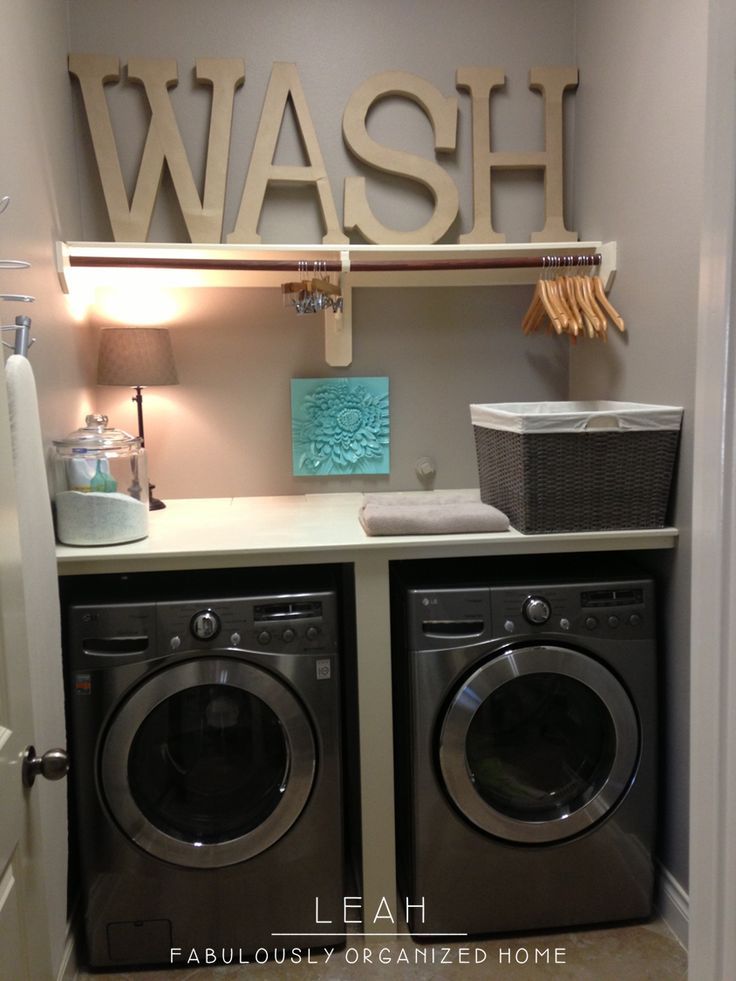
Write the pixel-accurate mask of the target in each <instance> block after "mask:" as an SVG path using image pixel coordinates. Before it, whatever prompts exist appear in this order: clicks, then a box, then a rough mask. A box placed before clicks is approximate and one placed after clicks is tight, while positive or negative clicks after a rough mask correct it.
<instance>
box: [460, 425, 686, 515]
mask: <svg viewBox="0 0 736 981" xmlns="http://www.w3.org/2000/svg"><path fill="white" fill-rule="evenodd" d="M473 432H474V434H475V448H476V453H477V456H478V470H479V475H480V491H481V500H482V501H483V502H484V503H485V504H492V505H493V506H494V507H497V508H498V509H499V510H500V511H503V512H504V513H505V514H506V515H508V518H509V520H510V522H511V524H512V525H513V526H514V527H515V528H516V529H517V530H518V531H521V532H523V533H524V534H545V533H553V532H565V531H613V530H616V529H625V528H661V527H663V526H664V524H665V518H666V515H667V505H668V501H669V495H670V486H671V483H672V474H673V470H674V464H675V456H676V454H677V444H678V440H679V436H680V433H679V431H678V430H639V431H620V430H616V431H597V432H569V433H567V432H565V433H554V432H552V433H515V432H509V431H506V430H501V429H491V428H486V427H482V426H473Z"/></svg>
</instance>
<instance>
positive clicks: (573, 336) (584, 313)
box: [521, 259, 626, 342]
mask: <svg viewBox="0 0 736 981" xmlns="http://www.w3.org/2000/svg"><path fill="white" fill-rule="evenodd" d="M547 261H549V262H550V263H551V264H552V265H555V266H557V267H559V266H560V265H562V264H565V265H568V264H569V263H568V262H566V261H565V260H564V259H561V260H560V259H549V260H545V261H543V268H544V269H547V268H548V266H547ZM609 321H610V322H611V323H613V324H614V325H615V326H616V327H617V328H618V329H619V330H620V331H622V332H623V331H625V329H626V328H625V325H624V321H623V318H622V317H621V315H620V314H619V312H618V311H617V310H616V308H615V307H614V306H613V304H612V303H611V302H610V301H609V299H608V297H607V296H606V293H605V290H604V289H603V283H602V282H601V280H600V277H598V276H585V275H582V274H579V273H576V274H575V275H570V274H564V275H559V276H556V277H555V278H554V279H547V278H545V276H544V274H543V275H542V276H541V277H540V278H539V279H538V280H537V282H536V284H535V287H534V294H533V296H532V300H531V303H530V304H529V308H528V309H527V312H526V313H525V315H524V317H523V319H522V322H521V327H522V330H523V332H524V333H525V334H531V333H533V332H535V331H537V330H540V329H542V328H543V327H544V326H545V324H546V328H547V330H548V331H551V330H554V332H555V333H556V334H563V333H565V334H568V335H569V337H570V340H571V341H572V342H575V341H576V340H577V338H578V337H579V336H583V337H588V338H590V339H595V338H598V339H600V340H602V341H604V342H605V341H606V340H607V339H608V333H607V332H608V322H609Z"/></svg>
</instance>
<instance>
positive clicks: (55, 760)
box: [23, 746, 69, 787]
mask: <svg viewBox="0 0 736 981" xmlns="http://www.w3.org/2000/svg"><path fill="white" fill-rule="evenodd" d="M68 772H69V756H68V755H67V752H66V750H65V749H49V750H47V751H46V752H45V753H44V754H43V756H36V747H35V746H29V747H28V749H27V750H26V751H25V755H24V756H23V786H24V787H32V786H33V783H34V781H35V779H36V777H45V778H46V779H47V780H61V778H62V777H65V776H66V775H67V773H68Z"/></svg>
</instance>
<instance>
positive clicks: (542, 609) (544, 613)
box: [521, 596, 552, 625]
mask: <svg viewBox="0 0 736 981" xmlns="http://www.w3.org/2000/svg"><path fill="white" fill-rule="evenodd" d="M521 612H522V613H523V614H524V619H525V620H526V621H527V622H528V623H533V624H536V625H540V624H543V623H546V622H547V621H548V620H549V618H550V614H551V612H552V611H551V609H550V605H549V603H548V602H547V600H546V599H544V598H543V597H542V596H529V597H528V598H527V599H526V600H524V605H523V606H522V608H521Z"/></svg>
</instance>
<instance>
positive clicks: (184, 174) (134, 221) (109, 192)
mask: <svg viewBox="0 0 736 981" xmlns="http://www.w3.org/2000/svg"><path fill="white" fill-rule="evenodd" d="M69 71H70V72H71V74H73V75H76V77H77V78H78V80H79V84H80V87H81V90H82V98H83V100H84V107H85V110H86V112H87V121H88V123H89V128H90V134H91V136H92V145H93V147H94V151H95V157H96V159H97V167H98V170H99V172H100V180H101V182H102V190H103V193H104V195H105V203H106V205H107V212H108V216H109V218H110V224H111V226H112V233H113V238H114V239H115V241H117V242H144V241H145V240H146V239H147V237H148V229H149V227H150V224H151V217H152V215H153V207H154V204H155V201H156V195H157V193H158V189H159V185H160V183H161V177H162V175H163V167H164V163H167V164H168V168H169V172H170V174H171V179H172V182H173V184H174V190H175V192H176V195H177V198H178V201H179V205H180V207H181V210H182V215H183V217H184V222H185V224H186V226H187V231H188V233H189V237H190V239H191V240H192V241H193V242H219V241H220V239H221V235H222V217H223V211H224V206H225V180H226V176H227V160H228V150H229V142H230V125H231V122H232V111H233V98H234V93H235V90H236V89H237V88H238V87H239V86H240V85H242V84H243V80H244V78H245V68H244V65H243V62H242V61H241V60H240V59H237V58H213V59H205V60H197V62H196V76H197V81H198V82H200V83H202V84H205V83H209V84H211V85H212V90H213V91H212V111H211V114H210V133H209V143H208V146H207V169H206V173H205V179H204V200H203V202H202V201H200V199H199V194H198V192H197V189H196V187H195V184H194V179H193V177H192V171H191V168H190V166H189V162H188V160H187V155H186V151H185V149H184V144H183V143H182V139H181V134H180V133H179V127H178V126H177V122H176V117H175V116H174V111H173V109H172V106H171V100H170V99H169V95H168V89H169V88H170V87H171V86H173V85H176V83H177V81H178V73H177V68H176V62H175V61H173V60H171V59H168V58H163V59H153V58H134V59H131V61H130V62H129V64H128V78H129V80H130V81H134V82H140V83H141V84H142V85H143V87H144V89H145V92H146V97H147V98H148V102H149V104H150V107H151V121H150V124H149V127H148V134H147V136H146V142H145V145H144V147H143V155H142V158H141V164H140V168H139V171H138V178H137V181H136V186H135V191H134V192H133V200H132V203H131V204H129V203H128V195H127V193H126V190H125V184H124V182H123V175H122V171H121V168H120V160H119V158H118V153H117V147H116V144H115V136H114V134H113V130H112V124H111V121H110V112H109V109H108V106H107V100H106V99H105V92H104V85H105V83H107V82H116V81H118V79H119V78H120V63H119V62H118V60H117V58H115V57H112V56H105V55H85V54H72V55H70V56H69Z"/></svg>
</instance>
